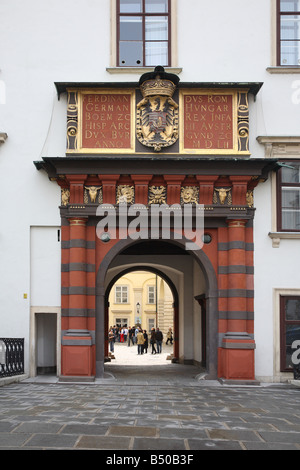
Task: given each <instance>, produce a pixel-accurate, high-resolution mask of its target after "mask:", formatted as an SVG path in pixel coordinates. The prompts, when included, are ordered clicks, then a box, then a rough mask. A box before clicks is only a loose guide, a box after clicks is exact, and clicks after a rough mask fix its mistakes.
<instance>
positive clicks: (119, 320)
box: [115, 318, 128, 328]
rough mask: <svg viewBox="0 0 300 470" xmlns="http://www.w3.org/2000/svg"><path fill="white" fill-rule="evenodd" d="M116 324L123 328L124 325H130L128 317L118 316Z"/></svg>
mask: <svg viewBox="0 0 300 470" xmlns="http://www.w3.org/2000/svg"><path fill="white" fill-rule="evenodd" d="M115 325H116V326H117V327H118V328H123V326H128V318H116V321H115Z"/></svg>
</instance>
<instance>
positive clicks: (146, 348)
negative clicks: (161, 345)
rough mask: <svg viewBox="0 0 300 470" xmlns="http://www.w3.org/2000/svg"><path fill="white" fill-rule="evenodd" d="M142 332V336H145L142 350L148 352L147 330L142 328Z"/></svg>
mask: <svg viewBox="0 0 300 470" xmlns="http://www.w3.org/2000/svg"><path fill="white" fill-rule="evenodd" d="M143 334H144V338H145V342H144V348H143V350H144V353H145V354H147V352H148V334H147V331H146V330H144V332H143Z"/></svg>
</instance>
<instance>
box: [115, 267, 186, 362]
mask: <svg viewBox="0 0 300 470" xmlns="http://www.w3.org/2000/svg"><path fill="white" fill-rule="evenodd" d="M149 269H150V270H149ZM116 277H117V279H116ZM164 278H165V279H166V276H164ZM164 278H163V277H161V275H160V271H158V270H157V269H154V268H153V267H152V268H149V267H147V266H145V267H144V268H143V267H140V268H139V269H137V268H135V267H132V268H127V269H126V270H125V271H124V270H122V272H121V273H120V275H117V276H115V277H114V278H113V281H112V282H111V283H110V286H111V287H110V292H109V294H108V309H107V318H106V324H107V328H106V331H107V336H108V356H106V362H111V363H112V364H113V365H114V364H117V365H120V364H123V365H136V366H143V367H145V366H148V365H158V364H166V363H167V361H172V359H173V358H174V354H173V350H174V307H175V308H176V305H177V299H175V301H174V295H173V292H172V290H173V291H174V290H175V286H174V285H173V284H172V285H171V287H170V286H169V284H168V282H170V281H169V280H168V279H166V280H165V279H164ZM113 282H114V283H113ZM112 283H113V285H112ZM175 297H177V295H175ZM141 356H143V357H141ZM153 356H156V357H153Z"/></svg>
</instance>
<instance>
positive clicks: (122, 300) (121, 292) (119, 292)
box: [115, 286, 128, 304]
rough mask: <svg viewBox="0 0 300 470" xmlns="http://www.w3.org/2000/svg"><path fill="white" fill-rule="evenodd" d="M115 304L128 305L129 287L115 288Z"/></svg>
mask: <svg viewBox="0 0 300 470" xmlns="http://www.w3.org/2000/svg"><path fill="white" fill-rule="evenodd" d="M115 303H116V304H127V303H128V287H127V286H116V288H115Z"/></svg>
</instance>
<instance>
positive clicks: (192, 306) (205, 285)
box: [96, 240, 218, 379]
mask: <svg viewBox="0 0 300 470" xmlns="http://www.w3.org/2000/svg"><path fill="white" fill-rule="evenodd" d="M141 261H142V263H143V264H141ZM138 269H144V270H147V269H148V270H150V271H154V272H155V271H157V272H158V274H159V275H161V277H163V278H164V279H165V280H166V282H167V283H168V284H169V286H170V288H171V290H172V293H173V295H174V305H173V307H174V321H173V325H174V362H176V361H178V362H179V363H180V364H183V365H199V366H202V363H203V362H204V363H205V364H206V374H207V375H206V378H209V379H215V378H216V377H217V358H218V287H217V286H218V284H217V277H216V273H215V270H214V268H213V265H212V263H211V261H210V259H209V258H208V256H207V254H205V252H204V250H198V251H197V252H192V251H186V249H185V247H184V244H182V243H181V241H179V240H168V241H166V242H165V241H162V240H157V241H154V240H152V241H146V242H145V241H132V240H120V241H119V242H117V243H116V244H115V245H114V246H112V248H111V249H110V250H109V251H108V252H107V254H106V255H105V257H104V259H103V260H102V263H101V265H100V267H99V270H98V274H97V306H96V312H97V315H96V338H101V337H102V338H103V342H102V343H100V342H98V343H96V376H98V377H101V376H103V373H104V362H105V354H106V353H107V352H108V341H107V338H106V334H105V332H106V330H107V328H108V327H109V326H110V325H108V313H109V302H108V295H109V292H110V290H111V288H112V286H113V284H114V283H115V281H116V280H117V279H119V277H120V276H121V275H122V274H124V273H125V272H126V270H131V271H132V270H138ZM102 289H103V290H102ZM102 292H103V293H102ZM199 295H203V296H204V297H205V310H206V312H207V315H206V318H207V321H206V322H205V333H203V332H202V331H201V308H200V305H199V303H198V301H197V300H196V299H195V297H196V296H199ZM203 326H204V324H203V323H202V327H203ZM204 335H205V341H204V343H203V344H201V338H204ZM104 342H105V343H106V344H105V348H103V343H104ZM97 345H98V347H97ZM204 350H205V354H203V356H205V357H203V356H202V353H203V351H204ZM202 359H204V361H203V362H202Z"/></svg>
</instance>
